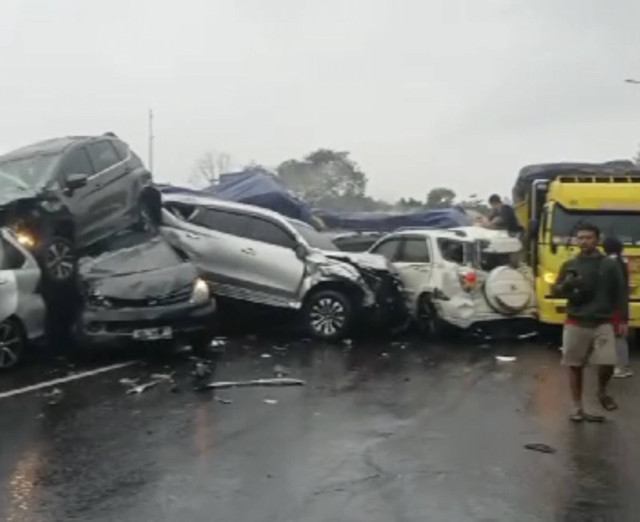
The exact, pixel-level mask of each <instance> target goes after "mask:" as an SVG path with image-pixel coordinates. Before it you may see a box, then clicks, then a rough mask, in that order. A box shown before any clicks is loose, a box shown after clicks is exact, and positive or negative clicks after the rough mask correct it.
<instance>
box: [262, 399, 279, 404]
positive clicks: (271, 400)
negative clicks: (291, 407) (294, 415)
mask: <svg viewBox="0 0 640 522" xmlns="http://www.w3.org/2000/svg"><path fill="white" fill-rule="evenodd" d="M264 403H265V404H271V405H273V404H278V401H277V400H275V399H265V400H264Z"/></svg>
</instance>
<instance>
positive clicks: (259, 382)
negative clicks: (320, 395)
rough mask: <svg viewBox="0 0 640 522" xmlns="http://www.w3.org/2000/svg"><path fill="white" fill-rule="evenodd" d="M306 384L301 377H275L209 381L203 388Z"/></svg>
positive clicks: (219, 388)
mask: <svg viewBox="0 0 640 522" xmlns="http://www.w3.org/2000/svg"><path fill="white" fill-rule="evenodd" d="M306 384H307V383H306V382H305V381H303V380H301V379H291V378H287V377H276V378H274V379H254V380H249V381H228V382H225V381H220V382H210V383H209V384H206V385H204V389H209V390H223V389H227V388H251V387H260V386H306Z"/></svg>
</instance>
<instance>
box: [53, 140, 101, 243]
mask: <svg viewBox="0 0 640 522" xmlns="http://www.w3.org/2000/svg"><path fill="white" fill-rule="evenodd" d="M73 174H85V175H86V176H87V184H86V185H85V186H84V187H80V188H77V189H75V190H70V189H68V188H67V186H66V182H67V179H68V178H69V176H71V175H73ZM58 183H59V185H60V187H59V191H60V199H61V200H62V202H63V203H64V205H65V206H66V207H67V209H68V210H69V212H70V213H71V215H72V217H73V221H74V223H75V228H76V241H77V243H78V245H81V246H82V245H85V244H86V242H87V238H89V237H91V235H92V234H93V233H94V230H95V227H96V224H97V219H98V218H97V216H96V214H95V209H94V207H93V205H92V202H93V199H94V197H95V196H94V194H95V192H96V191H97V190H98V178H97V177H96V176H95V171H94V170H93V165H92V163H91V161H90V159H89V154H88V153H87V149H86V148H85V147H84V146H78V147H75V148H73V149H71V150H69V151H67V153H66V154H65V156H64V158H63V159H62V161H61V163H60V169H59V171H58Z"/></svg>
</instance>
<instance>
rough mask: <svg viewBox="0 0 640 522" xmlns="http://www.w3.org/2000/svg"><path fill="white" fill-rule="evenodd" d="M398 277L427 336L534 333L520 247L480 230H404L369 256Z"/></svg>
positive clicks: (513, 240) (498, 234)
mask: <svg viewBox="0 0 640 522" xmlns="http://www.w3.org/2000/svg"><path fill="white" fill-rule="evenodd" d="M370 252H371V253H374V254H379V255H383V256H384V257H386V258H387V259H388V260H389V261H390V262H391V263H393V265H394V266H395V268H396V269H397V270H398V272H399V273H400V277H401V279H402V282H403V284H404V288H405V292H406V300H407V306H408V308H409V310H410V311H411V313H412V315H413V316H414V317H415V319H416V320H417V321H418V323H419V324H420V326H421V327H422V328H423V329H424V330H425V331H427V332H428V333H430V334H432V335H438V334H441V333H442V332H443V331H444V330H445V329H447V328H449V327H455V328H456V329H461V330H465V331H467V332H470V333H473V334H477V335H480V336H483V337H517V336H524V335H530V334H532V333H533V332H535V330H536V317H537V308H536V301H535V292H534V290H533V284H534V278H533V273H532V271H531V269H530V268H529V267H528V266H526V265H525V264H524V263H522V261H521V259H522V243H521V241H520V240H519V239H518V238H516V237H513V236H510V235H509V234H507V233H506V232H503V231H497V230H490V229H486V228H483V227H460V228H454V229H441V230H439V229H403V230H398V231H396V232H394V233H392V234H390V235H388V236H385V237H384V238H383V239H381V240H380V241H379V242H378V243H376V244H375V245H374V246H373V247H372V248H371V250H370Z"/></svg>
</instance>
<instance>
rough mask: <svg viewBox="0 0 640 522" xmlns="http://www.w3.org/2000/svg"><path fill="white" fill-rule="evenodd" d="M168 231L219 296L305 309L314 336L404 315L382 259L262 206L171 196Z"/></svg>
mask: <svg viewBox="0 0 640 522" xmlns="http://www.w3.org/2000/svg"><path fill="white" fill-rule="evenodd" d="M163 206H164V209H163V215H162V226H161V227H160V228H161V231H162V234H163V235H164V237H165V238H166V239H167V240H168V241H169V242H170V243H171V244H172V245H173V246H175V247H176V248H179V249H180V250H182V251H184V252H185V253H186V255H187V256H189V258H190V259H191V261H192V262H193V263H195V264H196V266H197V267H198V268H199V270H200V273H201V275H202V277H204V278H205V279H206V280H207V281H208V283H209V284H210V285H211V288H212V290H213V292H214V293H215V294H216V295H219V296H223V297H226V298H231V299H234V300H239V301H245V302H249V303H256V304H260V305H265V306H269V307H276V308H284V309H291V310H298V311H299V312H300V314H301V316H302V318H303V322H304V325H305V327H306V329H307V330H308V331H309V333H310V334H311V335H313V336H314V337H317V338H320V339H325V340H335V339H339V338H341V337H344V336H345V335H347V333H348V332H349V330H350V329H351V327H352V326H353V325H354V323H355V322H356V319H357V318H358V316H360V315H361V314H363V313H365V315H366V316H367V317H369V318H373V317H376V318H379V319H385V320H387V321H390V320H394V321H395V320H396V318H398V319H397V320H398V321H400V318H401V317H402V318H403V317H404V315H405V306H404V302H403V296H402V288H401V282H400V279H399V277H397V276H396V275H395V273H394V271H393V269H392V268H391V266H390V264H389V263H387V262H386V260H385V259H384V258H381V257H379V256H366V255H365V256H362V257H360V258H359V257H358V256H357V255H349V254H347V253H345V252H339V251H337V249H336V247H335V245H334V244H333V243H332V242H331V241H330V240H329V239H328V238H327V237H326V236H324V235H322V234H320V233H318V232H317V231H316V230H314V229H313V228H312V227H311V226H309V225H307V224H305V223H302V222H300V221H296V220H292V219H287V218H285V217H283V216H281V215H279V214H277V213H274V212H271V211H268V210H265V209H261V208H258V207H254V206H250V205H243V204H237V203H230V202H226V201H221V200H217V199H214V198H208V197H200V196H196V195H189V194H165V195H164V197H163Z"/></svg>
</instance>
